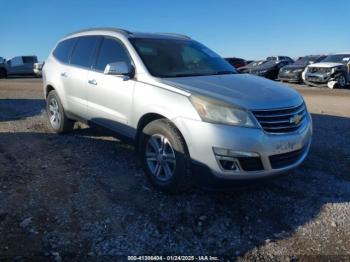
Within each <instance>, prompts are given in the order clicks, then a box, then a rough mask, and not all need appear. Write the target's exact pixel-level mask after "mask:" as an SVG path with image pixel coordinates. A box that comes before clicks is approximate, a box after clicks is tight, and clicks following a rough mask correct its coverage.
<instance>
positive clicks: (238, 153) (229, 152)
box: [213, 147, 260, 157]
mask: <svg viewBox="0 0 350 262" xmlns="http://www.w3.org/2000/svg"><path fill="white" fill-rule="evenodd" d="M213 151H214V154H215V155H219V156H232V157H259V156H260V155H259V154H258V153H255V152H244V151H234V150H231V149H226V148H219V147H213Z"/></svg>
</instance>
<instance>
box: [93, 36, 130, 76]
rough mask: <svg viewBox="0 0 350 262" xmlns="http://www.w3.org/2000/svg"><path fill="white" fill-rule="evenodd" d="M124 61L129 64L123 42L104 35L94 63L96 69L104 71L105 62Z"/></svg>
mask: <svg viewBox="0 0 350 262" xmlns="http://www.w3.org/2000/svg"><path fill="white" fill-rule="evenodd" d="M116 62H125V63H127V64H129V65H130V63H131V61H130V58H129V55H128V53H127V51H126V50H125V48H124V46H123V44H122V43H121V42H119V41H118V40H115V39H112V38H109V37H105V38H103V42H102V44H101V48H100V51H99V54H98V57H97V60H96V63H95V65H94V67H93V68H94V69H95V70H97V71H104V70H105V68H106V65H107V64H110V63H116Z"/></svg>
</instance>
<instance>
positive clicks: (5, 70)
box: [0, 56, 38, 78]
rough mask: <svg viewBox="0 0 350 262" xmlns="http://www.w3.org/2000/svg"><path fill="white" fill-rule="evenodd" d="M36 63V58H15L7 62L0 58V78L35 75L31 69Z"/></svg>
mask: <svg viewBox="0 0 350 262" xmlns="http://www.w3.org/2000/svg"><path fill="white" fill-rule="evenodd" d="M37 62H38V58H37V57H36V56H16V57H14V58H12V59H10V60H8V61H6V60H5V59H4V58H0V78H6V77H8V76H10V75H18V76H24V75H35V73H34V70H33V68H34V63H37Z"/></svg>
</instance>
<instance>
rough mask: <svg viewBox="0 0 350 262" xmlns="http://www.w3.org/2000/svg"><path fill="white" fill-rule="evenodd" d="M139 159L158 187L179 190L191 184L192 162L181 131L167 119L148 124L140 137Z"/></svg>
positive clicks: (171, 191) (173, 191)
mask: <svg viewBox="0 0 350 262" xmlns="http://www.w3.org/2000/svg"><path fill="white" fill-rule="evenodd" d="M139 152H140V158H141V161H142V165H143V169H144V171H145V173H146V176H147V178H148V179H149V181H150V182H151V183H152V185H153V186H155V187H156V188H158V189H160V190H163V191H166V192H169V193H177V192H181V191H184V190H186V189H188V188H189V187H191V185H192V181H191V179H190V177H191V175H190V174H191V164H190V163H191V161H190V156H189V153H188V150H187V146H186V143H185V141H184V139H183V138H182V136H181V134H180V132H179V130H178V129H177V128H176V127H175V126H174V124H172V123H171V122H170V121H169V120H167V119H158V120H154V121H152V122H150V123H149V124H147V125H146V126H145V127H144V129H143V131H142V134H141V137H140V150H139Z"/></svg>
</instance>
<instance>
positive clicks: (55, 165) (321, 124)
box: [0, 79, 350, 261]
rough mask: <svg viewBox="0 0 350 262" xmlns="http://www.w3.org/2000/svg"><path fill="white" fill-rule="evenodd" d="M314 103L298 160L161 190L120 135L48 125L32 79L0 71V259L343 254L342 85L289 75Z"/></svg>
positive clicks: (349, 243) (348, 104)
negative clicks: (284, 172) (285, 169)
mask: <svg viewBox="0 0 350 262" xmlns="http://www.w3.org/2000/svg"><path fill="white" fill-rule="evenodd" d="M295 88H297V89H298V90H300V92H301V93H302V94H303V95H304V97H305V99H306V101H307V104H308V107H309V109H310V111H311V112H312V113H313V121H314V133H315V135H314V140H313V144H312V147H311V152H310V155H309V156H308V158H307V159H306V161H305V162H304V164H303V165H302V166H300V168H298V169H297V170H296V171H295V172H293V173H291V174H289V175H288V176H285V177H281V178H278V179H276V180H273V181H270V182H268V183H266V184H263V185H260V186H257V187H252V188H246V189H241V190H233V191H232V192H225V193H224V192H207V191H204V190H201V189H193V190H191V191H190V192H188V193H186V194H182V195H177V196H169V195H166V194H163V193H161V192H157V191H155V190H154V189H152V188H151V187H150V186H149V184H148V183H147V181H146V180H145V178H144V175H143V172H142V170H141V168H140V167H139V165H138V164H137V161H136V157H135V155H134V153H133V149H132V147H131V146H130V145H128V144H125V143H123V142H120V141H118V140H117V139H116V138H113V137H111V136H108V135H105V134H101V133H98V132H96V131H95V130H93V129H90V128H88V127H84V126H81V125H80V126H77V127H76V130H75V131H74V132H73V133H71V134H68V135H64V136H60V135H55V134H53V133H52V132H51V131H50V129H49V128H48V125H47V121H46V115H45V113H44V111H43V108H44V105H45V103H44V100H43V98H42V92H41V91H42V90H41V82H40V80H39V79H8V80H1V81H0V260H1V259H4V260H7V259H10V258H11V259H12V258H16V259H18V260H21V259H25V258H35V259H36V260H43V261H47V260H55V261H61V260H63V261H65V260H70V259H77V260H84V261H86V260H96V259H97V257H102V256H103V258H104V259H107V260H108V259H110V260H115V259H116V258H122V259H123V258H124V259H125V257H118V256H120V255H150V254H153V255H170V254H171V255H216V256H220V257H226V258H228V257H238V259H239V260H251V259H253V260H259V259H267V260H271V259H274V260H286V259H294V258H301V259H303V258H306V259H311V258H313V259H314V261H317V260H318V259H320V258H321V256H322V257H323V256H327V257H326V258H327V259H331V260H340V259H342V260H347V259H349V258H350V143H349V141H350V90H328V89H324V90H320V89H316V88H305V87H298V86H295Z"/></svg>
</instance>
